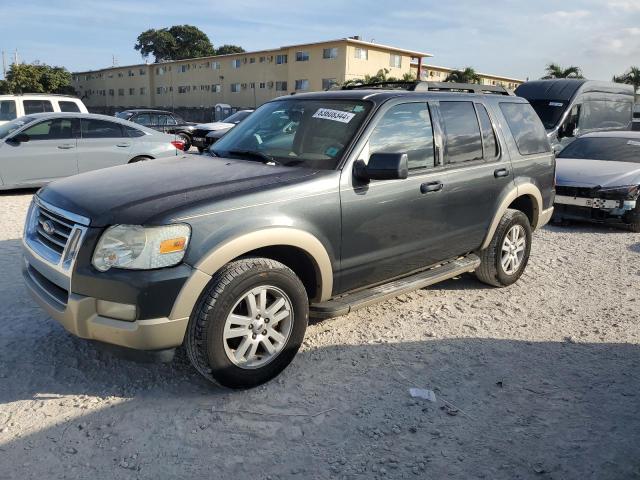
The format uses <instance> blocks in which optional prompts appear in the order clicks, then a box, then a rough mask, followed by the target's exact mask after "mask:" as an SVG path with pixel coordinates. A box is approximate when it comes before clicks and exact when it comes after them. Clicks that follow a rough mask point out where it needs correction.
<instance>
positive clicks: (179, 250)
mask: <svg viewBox="0 0 640 480" xmlns="http://www.w3.org/2000/svg"><path fill="white" fill-rule="evenodd" d="M190 236H191V228H190V227H189V225H184V224H175V225H164V226H162V227H141V226H139V225H115V226H113V227H110V228H108V229H107V231H106V232H104V233H103V234H102V237H100V241H99V242H98V245H97V246H96V249H95V251H94V252H93V261H92V263H93V266H94V267H96V268H97V269H98V270H100V271H101V272H106V271H107V270H109V269H110V268H111V267H115V268H127V269H131V270H149V269H152V268H162V267H170V266H172V265H176V264H178V263H180V262H181V261H182V258H183V257H184V253H185V252H186V250H187V245H188V244H189V237H190Z"/></svg>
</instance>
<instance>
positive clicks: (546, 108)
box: [529, 100, 568, 130]
mask: <svg viewBox="0 0 640 480" xmlns="http://www.w3.org/2000/svg"><path fill="white" fill-rule="evenodd" d="M529 103H530V104H531V106H532V107H533V109H534V110H535V111H536V113H537V114H538V116H539V117H540V120H542V124H543V125H544V128H545V129H547V130H551V129H552V128H555V126H556V125H558V122H560V119H561V118H562V115H563V114H564V112H565V110H566V109H567V105H568V103H567V102H563V101H560V100H529Z"/></svg>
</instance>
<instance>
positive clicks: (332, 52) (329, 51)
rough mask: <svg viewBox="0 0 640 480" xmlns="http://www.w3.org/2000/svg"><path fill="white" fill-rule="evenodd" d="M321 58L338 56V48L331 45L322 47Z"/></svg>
mask: <svg viewBox="0 0 640 480" xmlns="http://www.w3.org/2000/svg"><path fill="white" fill-rule="evenodd" d="M322 58H326V59H331V58H338V48H337V47H332V48H325V49H323V50H322Z"/></svg>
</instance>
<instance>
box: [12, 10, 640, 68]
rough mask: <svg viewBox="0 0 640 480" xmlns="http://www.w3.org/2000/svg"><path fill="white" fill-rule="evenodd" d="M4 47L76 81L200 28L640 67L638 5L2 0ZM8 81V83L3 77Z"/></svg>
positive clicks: (471, 62)
mask: <svg viewBox="0 0 640 480" xmlns="http://www.w3.org/2000/svg"><path fill="white" fill-rule="evenodd" d="M0 19H1V20H0V49H1V50H4V51H6V52H7V56H8V57H9V56H12V55H13V52H14V51H15V50H16V49H17V50H18V54H19V59H20V61H25V62H32V61H35V60H38V61H40V62H44V63H47V64H49V65H56V66H64V67H66V68H67V69H69V70H71V71H82V70H90V69H98V68H104V67H108V66H110V65H112V59H113V57H114V56H115V58H116V60H117V63H118V64H119V65H128V64H135V63H141V62H142V61H143V60H142V58H141V57H140V54H139V53H138V52H137V51H135V50H134V48H133V46H134V45H135V43H136V38H137V36H138V35H139V34H140V33H141V32H143V31H144V30H147V29H149V28H161V27H169V26H171V25H176V24H191V25H195V26H197V27H198V28H200V29H201V30H203V31H204V32H205V33H206V34H207V35H208V36H209V38H210V39H211V41H212V43H213V44H214V45H222V44H225V43H230V44H236V45H240V46H242V47H244V48H245V49H246V50H248V51H251V50H260V49H266V48H276V47H279V46H283V45H292V44H297V43H304V42H316V41H322V40H329V39H335V38H344V37H347V36H352V35H360V37H361V38H362V39H363V40H367V41H371V40H373V41H374V42H376V43H382V44H387V45H393V46H397V47H402V48H406V49H410V50H418V51H424V52H428V53H431V54H433V58H431V59H428V60H427V63H432V64H434V65H442V66H447V67H453V68H463V67H466V66H471V67H473V68H475V69H476V70H477V71H479V72H483V73H493V74H497V75H504V76H509V77H515V78H521V79H526V78H531V79H534V78H539V77H540V76H542V75H543V74H544V67H545V66H546V65H547V64H548V63H550V62H556V63H559V64H561V65H563V66H569V65H577V66H579V67H581V68H582V69H583V72H584V74H585V76H586V77H587V78H591V79H599V80H610V79H611V77H612V76H613V75H614V74H620V73H623V72H624V71H625V70H627V69H628V68H629V67H630V66H632V65H637V66H640V0H564V1H557V0H555V1H554V0H528V1H527V0H494V1H486V0H483V1H480V0H450V1H448V2H443V1H442V0H440V1H431V0H411V1H409V2H390V1H388V0H387V1H376V0H352V1H349V0H321V1H316V0H296V1H292V0H279V1H278V2H265V1H264V0H231V1H226V2H222V1H217V2H214V1H212V0H209V1H206V0H188V1H186V2H178V1H177V0H171V1H166V0H130V1H126V0H107V1H105V0H100V1H94V0H66V1H57V0H48V1H43V0H20V1H15V0H1V1H0ZM1 73H2V72H1V71H0V75H1Z"/></svg>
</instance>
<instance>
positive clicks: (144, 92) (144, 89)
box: [140, 87, 147, 95]
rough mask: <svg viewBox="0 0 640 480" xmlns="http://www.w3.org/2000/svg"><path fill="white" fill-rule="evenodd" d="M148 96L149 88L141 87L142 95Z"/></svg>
mask: <svg viewBox="0 0 640 480" xmlns="http://www.w3.org/2000/svg"><path fill="white" fill-rule="evenodd" d="M146 94H147V87H140V95H146Z"/></svg>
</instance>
